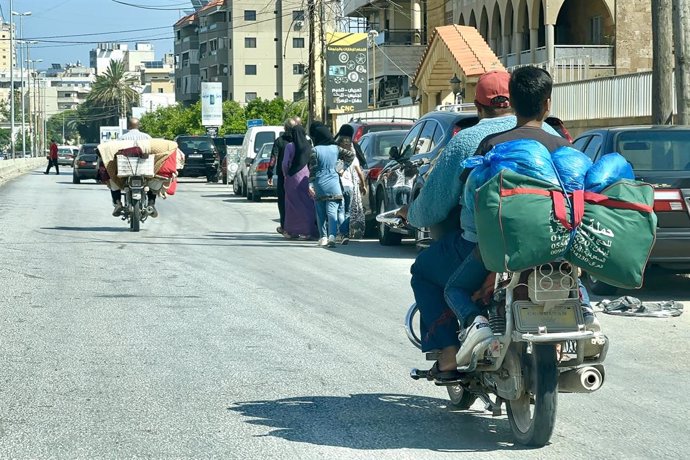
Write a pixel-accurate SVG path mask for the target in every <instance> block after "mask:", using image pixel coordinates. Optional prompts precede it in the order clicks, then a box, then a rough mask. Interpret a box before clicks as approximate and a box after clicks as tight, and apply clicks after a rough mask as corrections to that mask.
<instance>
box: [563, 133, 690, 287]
mask: <svg viewBox="0 0 690 460" xmlns="http://www.w3.org/2000/svg"><path fill="white" fill-rule="evenodd" d="M573 144H574V146H575V147H576V148H578V149H579V150H582V151H583V152H584V153H585V154H586V155H587V156H589V157H590V158H591V159H592V160H594V161H596V160H598V159H599V158H601V157H602V156H603V155H606V154H608V153H611V152H618V153H620V154H621V155H623V156H624V157H625V158H626V159H627V160H628V161H629V162H630V163H631V164H632V167H633V170H634V171H635V175H636V176H637V179H639V180H641V181H644V182H648V183H650V184H652V185H653V186H654V188H655V191H654V212H655V213H656V215H657V218H658V224H657V225H658V228H657V234H656V242H655V243H654V247H653V249H652V253H651V255H650V258H649V265H650V266H653V267H655V268H657V269H661V270H664V271H667V272H669V273H690V127H687V126H626V127H619V128H606V129H597V130H592V131H587V132H585V133H583V134H581V135H580V136H579V137H578V138H577V139H575V142H574V143H573ZM587 281H588V283H589V285H590V288H591V289H592V292H594V293H595V294H599V295H611V294H614V293H615V292H616V288H615V287H614V286H610V285H608V284H606V283H603V282H601V281H599V280H597V279H596V278H594V277H593V276H587Z"/></svg>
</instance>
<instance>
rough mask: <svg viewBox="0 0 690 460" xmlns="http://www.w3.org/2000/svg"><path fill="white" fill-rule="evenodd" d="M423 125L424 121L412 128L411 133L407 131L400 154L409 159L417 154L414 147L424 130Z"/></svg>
mask: <svg viewBox="0 0 690 460" xmlns="http://www.w3.org/2000/svg"><path fill="white" fill-rule="evenodd" d="M423 125H424V123H418V124H417V125H415V126H414V127H413V128H412V129H411V130H410V132H409V133H407V136H406V137H405V140H404V141H403V143H402V152H401V155H400V156H401V158H407V159H409V158H410V157H411V156H412V155H414V154H415V151H414V148H415V145H416V144H417V137H418V136H419V132H420V131H421V130H422V126H423Z"/></svg>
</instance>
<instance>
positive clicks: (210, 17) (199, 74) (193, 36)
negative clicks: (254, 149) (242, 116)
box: [174, 0, 309, 104]
mask: <svg viewBox="0 0 690 460" xmlns="http://www.w3.org/2000/svg"><path fill="white" fill-rule="evenodd" d="M174 31H175V61H176V65H175V93H176V97H177V100H178V101H179V102H183V103H186V104H188V103H192V102H195V101H197V100H198V99H199V95H200V82H202V81H210V82H221V83H222V84H223V98H224V99H226V100H235V101H237V102H239V103H242V104H244V103H247V102H249V101H251V100H253V99H255V98H257V97H259V98H262V99H269V100H270V99H274V98H276V97H280V98H283V99H287V100H299V99H302V98H303V97H304V94H302V93H301V92H300V91H299V88H300V80H301V79H302V78H303V76H304V74H305V73H306V63H307V60H308V46H309V37H308V32H307V24H306V18H305V12H304V10H303V9H302V8H301V6H298V5H297V4H294V3H287V2H284V1H283V0H276V2H275V4H270V5H269V6H266V5H258V4H257V3H256V2H253V1H251V0H212V1H209V2H208V3H206V4H205V5H203V6H201V7H200V8H199V9H198V10H197V11H196V12H194V13H193V14H190V15H188V16H186V17H184V18H182V19H180V20H179V21H178V22H177V23H176V24H175V26H174Z"/></svg>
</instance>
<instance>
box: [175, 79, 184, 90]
mask: <svg viewBox="0 0 690 460" xmlns="http://www.w3.org/2000/svg"><path fill="white" fill-rule="evenodd" d="M175 87H176V88H177V89H180V88H181V87H182V79H180V78H176V79H175Z"/></svg>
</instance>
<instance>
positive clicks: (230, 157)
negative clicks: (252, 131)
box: [214, 134, 244, 184]
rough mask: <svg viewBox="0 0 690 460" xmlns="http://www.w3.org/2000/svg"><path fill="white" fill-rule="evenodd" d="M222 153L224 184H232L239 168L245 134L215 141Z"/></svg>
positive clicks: (221, 165) (221, 167)
mask: <svg viewBox="0 0 690 460" xmlns="http://www.w3.org/2000/svg"><path fill="white" fill-rule="evenodd" d="M214 142H215V143H216V148H217V149H218V151H219V152H220V170H221V174H222V177H221V180H222V181H223V184H231V183H232V181H233V179H234V178H235V173H236V172H237V169H238V167H239V155H240V151H241V150H242V142H244V134H227V135H225V136H224V137H217V138H216V139H214Z"/></svg>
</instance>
